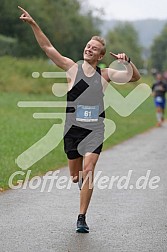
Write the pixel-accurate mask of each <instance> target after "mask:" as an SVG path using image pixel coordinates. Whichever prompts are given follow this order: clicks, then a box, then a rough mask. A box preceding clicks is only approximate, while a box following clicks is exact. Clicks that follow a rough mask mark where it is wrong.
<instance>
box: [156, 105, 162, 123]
mask: <svg viewBox="0 0 167 252" xmlns="http://www.w3.org/2000/svg"><path fill="white" fill-rule="evenodd" d="M156 116H157V126H158V127H160V126H161V124H162V117H163V111H162V108H161V107H157V108H156Z"/></svg>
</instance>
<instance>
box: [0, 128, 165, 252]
mask: <svg viewBox="0 0 167 252" xmlns="http://www.w3.org/2000/svg"><path fill="white" fill-rule="evenodd" d="M97 175H100V176H99V178H97V177H96V178H97V180H96V183H95V189H94V194H93V198H92V201H91V204H90V207H89V211H88V214H87V223H88V225H89V227H90V233H89V234H77V233H76V232H75V227H76V218H77V215H78V209H79V190H78V187H77V185H74V184H73V185H72V186H71V188H70V189H67V187H70V186H69V184H68V183H65V182H64V184H63V182H62V181H60V177H61V176H69V173H68V169H67V168H63V169H61V171H60V173H59V174H57V176H58V177H57V179H55V180H54V186H53V188H52V189H51V188H50V189H51V191H50V192H48V189H49V186H51V184H49V181H50V180H48V181H47V184H46V187H45V190H44V192H40V190H41V189H42V185H43V188H44V184H41V183H44V182H43V179H42V180H41V183H39V186H38V188H37V189H34V190H33V189H30V188H29V187H30V186H31V187H32V186H34V187H35V185H37V182H40V180H34V181H33V182H31V184H30V185H29V187H28V188H27V189H24V190H23V189H17V190H8V191H6V192H4V193H1V194H0V252H27V251H32V252H54V251H56V252H166V251H167V124H165V125H164V126H163V127H162V128H156V129H152V130H150V131H148V132H146V133H144V134H141V135H138V136H136V137H134V138H132V139H130V140H128V141H125V142H124V143H122V144H120V145H117V146H115V147H114V148H112V149H111V150H108V151H105V152H103V153H102V154H101V156H100V159H99V162H98V165H97V169H96V176H97ZM113 176H115V177H113ZM122 176H126V177H122ZM141 176H145V179H144V177H143V179H142V177H141ZM113 179H115V180H113ZM128 179H129V180H128ZM60 182H62V184H60ZM67 182H68V181H67ZM62 185H64V186H65V188H64V189H60V186H62ZM25 187H26V186H25ZM125 187H127V189H125ZM136 187H137V188H136ZM142 187H144V188H145V189H143V188H142ZM130 188H131V189H130Z"/></svg>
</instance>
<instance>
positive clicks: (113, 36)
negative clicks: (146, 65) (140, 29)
mask: <svg viewBox="0 0 167 252" xmlns="http://www.w3.org/2000/svg"><path fill="white" fill-rule="evenodd" d="M106 42H107V48H109V50H107V54H106V57H105V62H106V63H107V64H110V63H111V61H112V60H113V59H111V56H110V54H109V52H110V51H112V52H114V53H116V54H117V53H121V52H125V53H126V54H127V55H128V56H129V57H130V58H131V60H132V61H134V62H135V65H136V66H137V67H138V68H141V67H142V66H143V61H142V56H141V55H142V48H141V46H140V44H139V38H138V34H137V32H136V30H135V29H134V27H133V25H131V24H130V23H128V22H125V23H123V24H122V23H120V24H118V25H117V26H116V27H115V28H114V30H113V31H109V32H108V34H107V35H106Z"/></svg>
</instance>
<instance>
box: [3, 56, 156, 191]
mask: <svg viewBox="0 0 167 252" xmlns="http://www.w3.org/2000/svg"><path fill="white" fill-rule="evenodd" d="M4 61H5V63H4V64H6V65H7V62H8V67H7V69H5V68H4V67H3V64H2V59H0V66H1V76H2V79H1V80H0V83H1V85H0V90H1V93H0V118H1V119H0V131H1V138H0V156H1V163H0V188H3V189H7V188H8V180H9V177H10V175H11V174H12V173H13V172H15V171H19V170H20V171H21V169H20V168H19V167H18V166H17V165H16V163H15V159H16V158H17V157H18V155H20V154H21V153H22V152H23V151H24V150H26V149H27V148H29V147H30V146H31V145H32V144H34V143H35V142H36V141H38V140H39V139H41V138H42V137H43V136H44V135H46V133H47V132H48V131H49V129H50V128H51V127H52V125H53V124H54V122H55V121H54V120H53V119H47V120H42V119H38V120H35V119H34V118H33V117H32V114H33V113H34V112H55V109H54V108H50V109H49V108H38V109H35V108H18V107H17V102H18V101H51V100H52V101H55V99H56V97H55V96H54V95H53V94H52V92H51V86H52V84H53V80H46V79H42V78H39V79H36V80H35V79H33V78H32V77H31V73H32V72H33V71H39V70H40V72H43V71H53V66H50V65H49V66H48V64H47V63H46V62H45V61H43V60H35V59H34V60H31V61H30V60H19V61H18V60H16V59H12V58H7V57H5V58H4ZM20 61H21V62H20ZM21 63H22V65H21ZM34 68H35V69H34ZM54 70H55V67H54ZM9 73H10V75H9ZM9 80H10V83H8V81H9ZM11 80H12V81H11ZM142 82H145V83H148V84H149V83H150V84H151V82H152V79H151V78H150V77H147V78H146V79H143V78H142V79H141V80H140V81H139V83H142ZM22 84H23V86H21V85H22ZM4 85H5V86H4ZM117 88H118V89H119V91H120V92H121V93H122V94H123V95H124V96H125V95H127V94H128V93H129V92H130V91H131V90H132V89H133V88H134V84H128V85H125V86H121V87H117ZM34 90H35V91H34ZM27 92H28V93H27ZM106 114H107V117H109V118H111V119H112V120H113V121H114V122H115V123H116V125H117V129H116V131H115V133H114V134H113V135H112V136H111V137H110V138H109V139H107V141H106V142H105V144H104V149H107V148H110V147H112V146H114V145H116V144H118V143H120V142H122V141H124V140H126V139H129V138H130V137H132V136H134V135H136V134H139V133H141V132H144V131H146V130H147V129H149V128H151V127H153V126H154V125H155V122H156V120H155V111H154V104H153V100H152V97H150V98H148V99H147V100H146V101H145V102H144V103H143V104H142V105H141V106H140V107H139V108H138V109H137V110H136V111H135V112H134V113H133V114H131V115H130V116H128V117H125V118H123V117H121V116H119V115H118V114H117V113H116V112H115V111H114V110H113V109H108V110H107V113H106ZM141 148H142V146H141ZM111 151H112V150H111ZM66 164H67V159H66V156H65V154H64V151H63V143H62V142H61V143H60V144H59V146H58V147H57V148H56V149H54V150H53V151H52V152H50V153H49V154H48V155H47V156H45V157H44V158H43V159H41V160H40V161H38V162H37V163H36V164H34V165H33V166H32V167H30V169H31V170H32V172H31V177H33V176H35V175H42V174H45V173H46V172H47V171H48V170H56V169H57V168H60V167H62V166H64V165H66ZM18 179H23V177H22V176H19V175H18V176H17V177H16V178H15V183H16V181H17V180H18Z"/></svg>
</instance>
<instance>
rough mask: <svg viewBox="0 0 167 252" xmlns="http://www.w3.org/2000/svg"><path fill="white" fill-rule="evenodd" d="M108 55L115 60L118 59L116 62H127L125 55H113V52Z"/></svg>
mask: <svg viewBox="0 0 167 252" xmlns="http://www.w3.org/2000/svg"><path fill="white" fill-rule="evenodd" d="M110 55H111V56H113V57H114V58H115V59H118V60H123V61H127V60H128V57H127V55H126V54H125V53H118V54H115V53H113V52H110Z"/></svg>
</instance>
